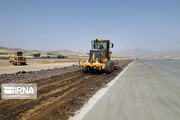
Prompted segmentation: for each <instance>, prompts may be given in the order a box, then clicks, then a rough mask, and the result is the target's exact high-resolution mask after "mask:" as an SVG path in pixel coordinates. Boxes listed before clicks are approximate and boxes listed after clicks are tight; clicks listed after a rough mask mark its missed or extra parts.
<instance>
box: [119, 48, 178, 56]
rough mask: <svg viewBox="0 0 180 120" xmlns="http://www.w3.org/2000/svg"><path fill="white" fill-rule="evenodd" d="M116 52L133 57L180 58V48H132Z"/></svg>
mask: <svg viewBox="0 0 180 120" xmlns="http://www.w3.org/2000/svg"><path fill="white" fill-rule="evenodd" d="M116 53H118V54H120V55H122V56H125V57H133V58H135V57H138V58H180V50H166V51H151V50H146V49H130V50H124V51H118V52H116Z"/></svg>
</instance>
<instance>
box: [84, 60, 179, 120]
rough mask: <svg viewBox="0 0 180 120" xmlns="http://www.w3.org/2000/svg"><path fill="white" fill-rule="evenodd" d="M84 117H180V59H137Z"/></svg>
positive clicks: (132, 119) (170, 119) (176, 119)
mask: <svg viewBox="0 0 180 120" xmlns="http://www.w3.org/2000/svg"><path fill="white" fill-rule="evenodd" d="M83 120H180V62H179V61H170V60H169V61H168V60H167V61H163V60H159V61H158V60H144V61H140V60H136V61H134V63H133V64H132V65H131V66H130V67H129V68H128V69H127V71H126V72H125V73H124V74H123V75H122V76H121V77H120V78H119V80H118V81H117V82H116V83H115V84H114V85H113V86H112V87H111V88H110V89H109V90H108V91H107V93H106V94H105V95H104V96H103V97H102V98H101V99H100V100H99V101H98V102H97V103H96V104H95V105H94V106H93V108H92V109H91V110H90V111H89V112H88V113H87V114H86V115H85V116H84V118H83Z"/></svg>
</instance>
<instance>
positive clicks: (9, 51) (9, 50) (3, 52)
mask: <svg viewBox="0 0 180 120" xmlns="http://www.w3.org/2000/svg"><path fill="white" fill-rule="evenodd" d="M17 51H22V52H24V53H25V55H26V56H33V54H35V53H41V56H47V55H50V56H57V55H64V56H70V57H69V58H71V57H73V56H74V57H88V55H87V53H81V52H76V51H71V50H67V49H64V50H55V51H39V50H25V49H21V48H7V47H2V46H0V55H11V54H14V53H16V52H17ZM1 57H2V56H1ZM112 57H121V56H120V55H119V54H116V53H114V52H113V54H112Z"/></svg>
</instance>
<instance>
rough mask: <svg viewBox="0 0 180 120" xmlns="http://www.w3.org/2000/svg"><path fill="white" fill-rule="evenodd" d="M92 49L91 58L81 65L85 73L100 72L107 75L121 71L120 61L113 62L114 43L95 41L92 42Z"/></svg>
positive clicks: (103, 40) (102, 40)
mask: <svg viewBox="0 0 180 120" xmlns="http://www.w3.org/2000/svg"><path fill="white" fill-rule="evenodd" d="M91 45H92V49H91V50H90V51H89V58H88V59H87V60H86V61H85V62H84V63H80V64H79V66H80V67H82V70H83V72H84V73H87V72H90V71H93V70H98V71H105V72H106V73H107V74H109V73H111V72H113V71H114V70H117V69H119V66H118V60H111V54H112V52H111V48H113V46H114V45H113V43H111V42H110V40H108V39H95V40H92V41H91Z"/></svg>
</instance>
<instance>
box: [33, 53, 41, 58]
mask: <svg viewBox="0 0 180 120" xmlns="http://www.w3.org/2000/svg"><path fill="white" fill-rule="evenodd" d="M40 56H41V54H40V53H36V54H33V57H36V58H38V57H40Z"/></svg>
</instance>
